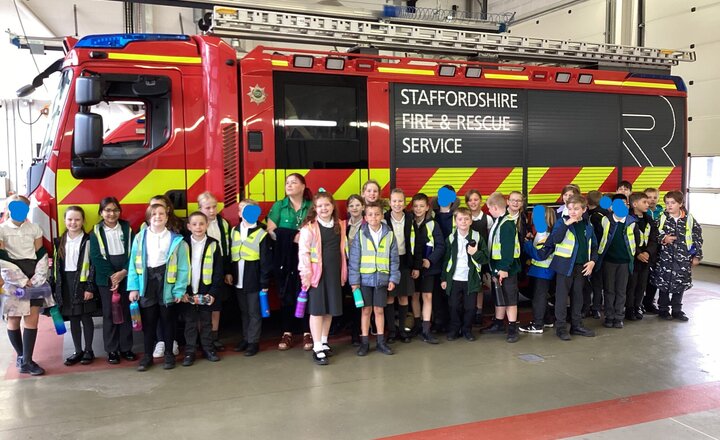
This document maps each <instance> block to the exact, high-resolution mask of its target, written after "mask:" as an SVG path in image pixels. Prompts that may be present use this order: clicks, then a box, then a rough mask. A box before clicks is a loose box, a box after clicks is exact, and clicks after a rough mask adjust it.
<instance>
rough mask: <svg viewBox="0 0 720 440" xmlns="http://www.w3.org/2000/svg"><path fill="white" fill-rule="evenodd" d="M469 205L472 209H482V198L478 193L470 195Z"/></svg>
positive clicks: (475, 210)
mask: <svg viewBox="0 0 720 440" xmlns="http://www.w3.org/2000/svg"><path fill="white" fill-rule="evenodd" d="M467 205H468V209H470V211H472V212H478V211H480V206H481V205H482V198H481V197H480V196H479V195H478V194H474V193H473V194H471V195H470V197H468V199H467Z"/></svg>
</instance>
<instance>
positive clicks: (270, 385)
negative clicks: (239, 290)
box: [0, 266, 720, 440]
mask: <svg viewBox="0 0 720 440" xmlns="http://www.w3.org/2000/svg"><path fill="white" fill-rule="evenodd" d="M694 278H695V286H694V288H693V289H692V290H690V291H689V292H687V293H686V296H685V301H684V303H685V305H686V307H685V310H686V311H687V313H688V315H689V316H690V321H689V322H687V323H680V322H676V321H670V322H668V321H661V320H659V319H658V318H656V317H654V316H646V317H645V319H643V320H642V321H637V322H627V323H626V326H625V328H624V329H622V330H616V329H606V328H604V327H602V326H601V322H600V321H599V320H593V319H588V320H586V324H587V325H588V326H589V327H591V328H593V329H594V330H596V332H597V337H595V338H583V337H574V338H573V340H572V341H570V342H563V341H560V340H559V339H558V338H557V337H556V336H555V334H554V332H553V331H546V332H545V334H544V335H522V336H521V338H520V341H519V342H518V343H516V344H508V343H506V342H505V339H504V337H502V336H500V335H496V336H495V335H481V336H480V337H479V338H478V339H477V341H475V342H467V341H465V340H463V339H459V340H456V341H453V342H448V341H446V340H445V338H441V343H440V344H439V345H436V346H430V345H427V344H424V343H423V342H421V341H419V340H417V339H416V340H414V341H413V342H412V343H410V344H401V343H399V342H398V343H395V344H394V345H393V348H394V349H395V350H396V354H395V355H394V356H384V355H382V354H379V353H377V352H374V351H372V352H371V353H370V354H369V355H368V356H367V357H365V358H360V357H358V356H356V355H355V349H354V348H353V347H352V346H351V345H350V343H349V341H348V338H347V337H345V338H342V339H340V340H335V341H334V344H333V345H334V348H335V351H336V355H335V356H334V357H333V358H331V363H330V365H329V366H324V367H321V366H316V365H314V364H313V363H312V361H311V358H310V354H309V353H307V352H303V351H302V349H301V348H300V347H299V346H295V347H294V348H293V349H291V350H289V351H286V352H279V351H277V350H276V349H275V344H276V343H277V341H276V340H275V339H274V338H273V339H272V340H267V341H265V342H264V343H263V345H262V351H261V352H260V354H258V355H257V356H255V357H252V358H247V357H244V356H242V355H241V354H237V353H234V352H232V351H228V352H225V353H223V354H222V361H221V362H218V363H210V362H208V361H206V360H204V359H199V360H198V361H197V362H196V364H195V365H194V366H192V367H189V368H183V367H182V366H180V365H179V364H178V367H177V368H175V369H174V370H171V371H164V370H163V369H162V367H161V366H160V365H157V364H156V365H155V366H154V367H153V368H152V369H151V370H150V371H148V372H145V373H139V372H137V371H135V367H136V365H137V362H132V363H129V362H124V363H121V364H120V365H117V366H110V365H108V364H107V363H106V359H105V358H104V353H103V350H102V331H101V326H100V321H99V319H96V337H95V344H94V348H95V353H96V355H99V356H102V357H100V358H98V359H97V360H96V361H95V363H94V364H92V365H90V366H80V365H78V366H75V367H65V366H64V365H63V363H62V362H63V359H64V358H65V357H66V356H68V355H70V354H71V352H72V343H71V341H70V336H69V334H66V335H65V336H64V338H61V337H58V336H56V335H55V333H54V330H53V329H52V325H51V322H50V319H49V318H44V317H43V318H42V319H41V330H40V335H39V341H38V347H37V349H36V354H37V356H36V357H35V358H36V360H37V361H38V363H39V364H40V365H42V366H43V367H45V368H46V370H47V374H46V375H45V376H42V377H28V376H25V375H23V376H20V375H19V374H18V372H17V369H16V368H15V366H14V363H15V354H14V352H13V350H12V349H11V348H10V345H9V343H8V342H6V341H7V340H6V339H5V336H4V333H5V331H4V330H5V329H4V327H5V326H4V324H2V325H0V326H1V327H3V328H2V333H3V335H2V338H0V339H1V340H2V342H0V365H2V367H3V370H4V371H5V370H6V373H5V376H4V380H0V439H25V438H43V439H55V438H64V439H86V438H92V439H98V438H101V439H104V440H107V439H113V438H124V439H130V438H132V439H145V438H154V439H165V438H168V439H169V438H172V439H183V438H191V439H198V438H200V439H211V438H247V439H265V438H273V439H274V438H278V439H286V438H294V439H305V438H312V439H325V438H327V439H366V438H378V437H388V436H398V438H407V439H422V438H433V439H438V438H448V439H450V438H452V439H459V438H471V439H478V438H518V439H520V438H534V439H538V438H570V437H573V438H589V439H617V438H628V439H637V438H654V439H707V438H711V439H712V438H716V439H717V438H720V343H718V331H717V327H714V326H715V324H716V322H715V320H717V319H720V269H719V268H711V267H705V266H701V267H698V268H697V270H696V271H695V277H694ZM230 337H231V335H229V336H228V340H227V342H228V344H229V345H230V344H234V343H235V342H236V339H233V340H230ZM136 342H137V344H136V348H137V349H138V350H139V349H140V347H141V344H140V338H139V335H136ZM331 343H333V341H332V340H331ZM373 344H374V342H373ZM230 348H232V345H230ZM178 359H180V357H178Z"/></svg>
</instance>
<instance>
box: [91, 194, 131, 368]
mask: <svg viewBox="0 0 720 440" xmlns="http://www.w3.org/2000/svg"><path fill="white" fill-rule="evenodd" d="M121 213H122V208H121V207H120V202H118V200H117V199H116V198H115V197H106V198H104V199H102V200H101V201H100V206H99V208H98V214H100V217H102V220H100V222H98V223H97V224H96V225H95V226H94V227H93V232H92V234H91V235H90V264H91V265H92V267H93V270H94V274H95V276H94V280H93V281H94V283H95V286H96V287H97V290H98V292H99V294H100V299H101V304H102V314H103V342H104V345H105V352H107V355H108V359H107V361H108V363H109V364H118V363H120V358H123V359H125V360H127V361H134V360H136V359H137V356H136V355H135V353H133V351H132V346H133V335H132V325H131V321H130V308H129V307H130V300H129V299H128V291H127V274H128V255H129V254H130V247H131V246H132V237H133V234H132V229H131V228H130V223H128V222H127V221H125V220H122V219H121V218H120V214H121ZM113 291H117V292H118V294H119V295H120V306H121V309H122V314H123V322H122V323H121V324H115V323H113V319H112V295H113Z"/></svg>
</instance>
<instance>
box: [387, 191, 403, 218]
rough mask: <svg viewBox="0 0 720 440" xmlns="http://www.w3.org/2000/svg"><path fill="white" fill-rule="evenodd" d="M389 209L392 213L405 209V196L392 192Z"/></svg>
mask: <svg viewBox="0 0 720 440" xmlns="http://www.w3.org/2000/svg"><path fill="white" fill-rule="evenodd" d="M390 209H392V211H393V212H394V213H397V214H399V213H401V212H403V211H404V210H405V196H404V195H403V194H400V193H393V194H391V195H390Z"/></svg>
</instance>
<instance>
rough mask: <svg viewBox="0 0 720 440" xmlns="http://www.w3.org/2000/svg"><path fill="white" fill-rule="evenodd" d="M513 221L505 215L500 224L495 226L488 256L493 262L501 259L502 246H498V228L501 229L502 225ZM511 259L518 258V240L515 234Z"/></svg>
mask: <svg viewBox="0 0 720 440" xmlns="http://www.w3.org/2000/svg"><path fill="white" fill-rule="evenodd" d="M514 221H515V220H513V219H511V218H510V216H508V215H506V216H505V217H503V219H502V220H501V221H500V224H499V225H497V226H496V229H495V234H494V235H493V237H492V248H491V254H490V255H491V258H492V259H493V260H500V259H501V258H502V252H501V250H502V246H501V245H500V228H502V225H503V224H505V223H506V222H514ZM513 258H520V240H518V236H517V234H515V249H514V250H513Z"/></svg>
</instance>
